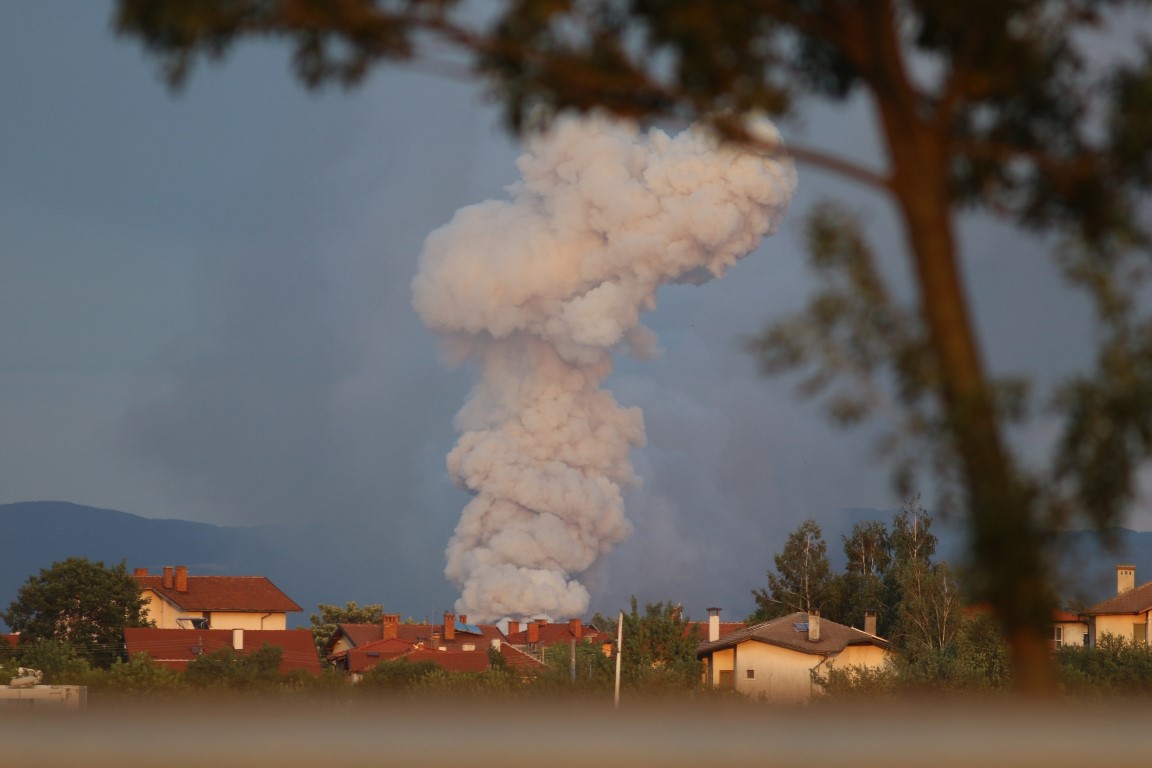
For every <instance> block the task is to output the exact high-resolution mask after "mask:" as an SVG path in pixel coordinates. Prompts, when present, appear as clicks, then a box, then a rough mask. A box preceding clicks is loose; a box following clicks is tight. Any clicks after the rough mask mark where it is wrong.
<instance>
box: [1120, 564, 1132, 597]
mask: <svg viewBox="0 0 1152 768" xmlns="http://www.w3.org/2000/svg"><path fill="white" fill-rule="evenodd" d="M1135 586H1136V566H1134V565H1118V566H1116V594H1118V595H1119V594H1120V593H1122V592H1127V591H1128V590H1130V589H1132V588H1133V587H1135Z"/></svg>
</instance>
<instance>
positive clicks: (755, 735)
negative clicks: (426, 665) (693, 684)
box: [0, 700, 1152, 768]
mask: <svg viewBox="0 0 1152 768" xmlns="http://www.w3.org/2000/svg"><path fill="white" fill-rule="evenodd" d="M1146 708H1147V702H1135V701H1133V702H1127V706H1115V707H1102V706H1101V707H1093V708H1085V707H1077V708H1071V707H1068V708H1059V707H1042V706H1025V705H1022V704H1020V703H1017V704H1016V705H1013V706H1010V705H1008V704H1004V703H995V704H991V705H984V706H979V707H977V706H968V707H957V706H940V705H930V706H929V705H924V706H918V707H903V706H902V707H884V706H880V707H867V708H864V707H861V708H841V707H836V708H832V707H823V706H814V707H810V708H808V709H805V710H802V711H797V710H792V711H782V710H778V709H772V708H768V707H761V706H747V705H743V706H728V705H715V704H706V705H695V706H691V707H684V706H678V707H664V706H652V707H646V708H639V707H637V706H635V705H634V708H632V709H624V710H622V711H621V712H620V713H618V714H614V713H613V712H612V711H611V710H609V709H608V708H607V707H605V708H604V709H603V710H592V709H590V708H587V707H572V706H567V705H564V704H559V703H558V704H556V705H555V706H551V707H545V706H541V705H540V703H539V702H537V704H536V705H535V706H532V707H524V708H516V707H503V706H490V705H489V703H487V702H482V701H476V700H473V701H468V702H461V703H460V704H459V705H455V704H449V705H445V704H444V703H443V702H426V703H422V704H417V705H415V706H409V707H405V708H400V707H396V708H365V707H360V706H356V707H354V708H353V707H349V708H347V709H344V708H337V707H331V706H325V707H324V708H315V707H295V708H287V707H283V706H281V705H276V704H267V703H266V702H259V701H250V702H246V703H245V704H241V705H237V704H230V705H227V706H221V707H212V708H200V709H192V708H188V707H181V706H178V705H177V706H172V705H171V704H170V703H163V704H157V705H156V706H153V707H151V708H149V709H148V710H144V709H120V710H116V711H101V712H94V711H92V710H89V711H87V712H60V713H55V714H53V715H48V716H46V715H42V714H33V713H31V712H19V711H16V710H6V711H0V743H2V744H3V747H2V749H3V759H2V761H0V764H3V765H14V766H15V765H19V766H22V768H41V767H42V766H43V767H44V768H48V767H49V766H50V767H52V768H56V767H57V766H67V765H78V766H80V765H82V766H94V767H95V768H104V767H105V766H107V768H113V767H115V768H133V767H134V766H156V765H163V766H165V768H185V767H187V768H192V767H193V766H196V767H197V768H202V767H203V766H204V765H208V764H214V765H220V766H245V767H249V766H276V767H277V768H297V767H299V768H304V767H305V766H307V767H308V768H315V767H316V766H320V765H332V766H341V768H355V767H357V766H381V765H395V766H409V765H411V766H417V765H418V766H422V768H433V767H434V766H459V765H467V766H470V767H471V768H479V767H480V766H501V768H520V767H521V766H523V767H524V768H528V767H529V766H531V767H532V768H539V766H542V765H547V766H548V767H549V768H569V767H571V768H576V767H577V766H580V767H581V768H586V767H587V766H588V765H627V766H643V765H659V766H662V767H669V768H675V767H676V766H693V768H700V766H710V765H728V764H731V763H730V762H728V761H732V760H752V761H755V762H753V763H752V764H754V765H755V764H764V765H768V764H771V765H774V766H793V765H795V766H819V767H820V768H834V767H835V766H854V768H861V767H868V766H885V767H886V768H893V767H901V766H909V768H911V767H912V766H915V767H916V768H922V767H923V766H933V767H934V768H950V767H951V766H956V768H960V767H961V766H963V768H970V766H973V765H977V766H1001V765H1004V766H1014V767H1017V768H1019V767H1021V766H1024V767H1026V766H1033V765H1035V766H1041V765H1043V766H1046V767H1047V768H1059V767H1061V766H1068V767H1069V768H1072V767H1073V766H1075V768H1083V766H1085V765H1120V764H1128V765H1140V764H1145V759H1146V756H1147V754H1148V753H1149V751H1150V747H1152V735H1150V732H1149V730H1148V729H1147V709H1146Z"/></svg>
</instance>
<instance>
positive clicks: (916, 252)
mask: <svg viewBox="0 0 1152 768" xmlns="http://www.w3.org/2000/svg"><path fill="white" fill-rule="evenodd" d="M864 13H865V14H867V21H866V22H865V24H866V27H867V29H868V32H869V38H868V39H870V40H871V41H872V46H871V47H870V59H869V62H868V64H869V66H868V67H867V69H866V73H867V74H866V77H867V79H868V80H869V83H870V85H871V86H872V93H873V96H874V97H875V100H876V109H877V114H878V118H879V121H880V129H881V132H882V135H883V136H884V140H885V144H886V146H887V149H888V152H889V155H890V161H891V165H892V177H891V183H892V190H893V196H894V198H895V201H896V205H897V208H898V210H899V212H900V216H901V220H902V222H903V225H904V234H905V238H906V239H907V244H908V248H909V251H910V253H911V254H912V257H913V261H914V268H915V275H916V280H917V285H918V288H919V295H920V313H921V318H922V320H923V322H924V324H925V327H926V329H927V331H928V334H929V338H930V342H931V344H930V348H931V353H932V354H933V355H934V360H933V362H934V369H935V370H934V373H933V375H935V376H936V380H935V381H934V382H933V386H934V388H935V390H936V393H937V397H938V399H939V402H940V405H941V408H942V411H943V415H944V418H945V425H946V429H947V431H948V435H947V438H948V440H949V441H950V443H951V446H952V449H953V451H954V453H955V455H956V456H957V458H958V459H959V461H960V465H961V467H960V469H961V475H962V478H963V487H964V489H965V498H964V502H965V508H966V510H967V514H968V516H969V531H970V536H971V548H970V551H971V555H972V559H973V562H972V565H973V566H974V567H975V571H976V574H975V575H976V579H975V586H976V588H977V590H978V594H979V595H980V597H982V598H983V599H985V600H987V601H988V602H989V603H990V604H991V606H992V609H993V611H994V612H995V615H996V617H997V619H998V620H999V623H1000V625H1001V627H1002V629H1003V630H1004V636H1005V638H1006V639H1007V640H1008V642H1009V646H1010V649H1011V654H1012V662H1013V667H1014V679H1015V684H1016V686H1017V689H1018V690H1020V691H1021V692H1025V693H1036V694H1045V693H1048V692H1051V691H1054V690H1055V673H1054V668H1053V665H1052V660H1051V656H1050V654H1049V652H1048V644H1047V641H1046V636H1045V633H1044V627H1045V625H1046V624H1047V623H1049V622H1050V621H1051V593H1050V590H1049V588H1048V571H1047V568H1046V563H1045V560H1044V557H1043V547H1042V544H1043V539H1042V536H1041V532H1040V531H1039V529H1038V527H1037V526H1036V523H1035V520H1034V515H1033V511H1032V507H1033V503H1034V499H1033V498H1032V494H1031V493H1029V492H1028V491H1027V489H1026V488H1025V487H1024V486H1023V484H1022V483H1021V481H1020V478H1019V477H1018V475H1017V473H1016V472H1015V469H1014V467H1013V462H1012V459H1011V457H1010V455H1009V454H1008V452H1007V451H1006V450H1005V447H1004V444H1003V438H1002V436H1001V431H1000V424H999V419H998V417H997V414H996V409H995V404H994V402H993V397H992V393H991V389H990V387H989V384H988V379H987V375H986V373H985V371H984V366H983V363H982V361H981V359H980V354H979V351H978V348H977V342H976V338H975V332H974V330H973V326H972V321H971V318H970V315H969V311H968V307H967V301H966V298H965V292H964V287H963V284H962V280H961V276H960V274H959V270H958V267H957V262H956V241H955V232H954V226H953V216H952V200H951V194H950V190H949V175H948V172H949V157H948V153H947V146H946V142H947V141H948V138H947V136H946V135H942V133H941V132H940V131H939V129H938V126H934V125H929V124H927V123H926V122H925V118H924V117H923V105H921V104H920V103H918V102H917V100H916V96H915V94H914V92H913V89H912V88H911V87H910V86H909V83H908V81H907V77H906V73H905V68H904V63H903V61H902V56H901V51H900V47H899V40H898V37H897V34H896V28H895V24H896V20H895V18H894V16H893V14H892V11H891V7H890V5H889V4H888V3H883V2H882V3H875V4H872V5H870V6H869V7H868V10H867V11H864Z"/></svg>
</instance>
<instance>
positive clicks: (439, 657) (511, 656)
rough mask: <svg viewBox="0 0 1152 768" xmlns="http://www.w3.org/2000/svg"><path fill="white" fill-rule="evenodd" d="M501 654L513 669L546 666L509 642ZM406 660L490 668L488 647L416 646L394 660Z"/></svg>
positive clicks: (469, 668)
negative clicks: (442, 647) (439, 647)
mask: <svg viewBox="0 0 1152 768" xmlns="http://www.w3.org/2000/svg"><path fill="white" fill-rule="evenodd" d="M500 655H502V656H503V657H504V661H505V662H507V664H508V666H509V667H511V668H512V669H515V670H518V671H521V672H528V671H536V670H539V669H542V668H543V667H544V663H543V662H541V661H540V660H539V659H537V658H536V657H534V656H530V655H528V654H526V653H524V652H523V651H520V650H517V649H516V648H513V647H512V646H511V645H509V644H507V643H502V644H501V645H500ZM400 659H404V660H405V661H408V662H411V663H413V664H415V663H417V662H420V661H430V662H432V663H433V664H435V665H436V666H438V667H440V668H442V669H443V670H445V671H446V672H483V671H484V670H486V669H488V668H489V663H488V648H487V647H484V648H477V649H476V650H474V651H462V650H449V651H436V650H431V649H429V648H416V649H414V650H412V651H409V652H408V653H406V654H403V655H402V656H399V657H397V658H396V659H392V661H399V660H400Z"/></svg>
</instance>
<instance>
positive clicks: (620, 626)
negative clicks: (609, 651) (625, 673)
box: [616, 611, 624, 709]
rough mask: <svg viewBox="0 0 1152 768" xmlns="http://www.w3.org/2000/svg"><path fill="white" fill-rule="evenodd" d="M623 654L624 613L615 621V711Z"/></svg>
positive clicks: (618, 706) (617, 702)
mask: <svg viewBox="0 0 1152 768" xmlns="http://www.w3.org/2000/svg"><path fill="white" fill-rule="evenodd" d="M623 654H624V611H620V618H619V619H617V620H616V709H619V708H620V657H621V656H622V655H623Z"/></svg>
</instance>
